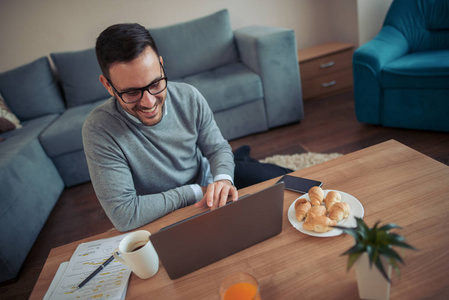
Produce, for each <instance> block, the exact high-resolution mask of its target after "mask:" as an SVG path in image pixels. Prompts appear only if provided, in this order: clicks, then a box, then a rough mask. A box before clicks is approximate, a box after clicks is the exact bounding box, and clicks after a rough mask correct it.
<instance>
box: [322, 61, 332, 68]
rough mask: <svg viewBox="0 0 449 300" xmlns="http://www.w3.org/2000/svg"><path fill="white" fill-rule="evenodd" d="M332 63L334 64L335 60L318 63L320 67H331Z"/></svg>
mask: <svg viewBox="0 0 449 300" xmlns="http://www.w3.org/2000/svg"><path fill="white" fill-rule="evenodd" d="M333 65H335V61H330V62H328V63H325V64H321V65H320V69H326V68H330V67H332V66H333Z"/></svg>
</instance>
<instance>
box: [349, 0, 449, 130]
mask: <svg viewBox="0 0 449 300" xmlns="http://www.w3.org/2000/svg"><path fill="white" fill-rule="evenodd" d="M353 71H354V99H355V109H356V115H357V118H358V120H359V121H361V122H364V123H369V124H377V125H383V126H388V127H399V128H411V129H423V130H436V131H449V0H395V1H393V3H392V4H391V7H390V9H389V11H388V13H387V16H386V18H385V21H384V24H383V27H382V29H381V31H380V32H379V34H378V35H377V36H376V37H374V39H372V40H371V41H369V42H367V43H366V44H364V45H362V46H361V47H360V48H359V49H357V50H356V51H355V52H354V56H353Z"/></svg>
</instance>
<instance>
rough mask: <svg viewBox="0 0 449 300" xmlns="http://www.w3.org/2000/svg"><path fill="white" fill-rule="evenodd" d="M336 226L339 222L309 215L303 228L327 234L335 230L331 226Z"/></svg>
mask: <svg viewBox="0 0 449 300" xmlns="http://www.w3.org/2000/svg"><path fill="white" fill-rule="evenodd" d="M334 225H337V222H335V221H334V220H331V219H329V218H328V217H326V216H316V215H309V216H308V217H307V219H306V220H305V221H304V223H303V225H302V226H303V228H304V229H305V230H311V231H315V232H327V231H329V230H332V229H333V228H332V227H331V226H334Z"/></svg>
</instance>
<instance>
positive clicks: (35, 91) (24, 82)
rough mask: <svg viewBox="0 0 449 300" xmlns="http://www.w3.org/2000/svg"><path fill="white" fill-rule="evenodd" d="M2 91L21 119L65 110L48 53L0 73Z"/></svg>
mask: <svg viewBox="0 0 449 300" xmlns="http://www.w3.org/2000/svg"><path fill="white" fill-rule="evenodd" d="M0 93H1V94H2V96H3V98H4V99H5V101H6V103H7V104H8V107H9V108H10V109H11V111H12V112H13V113H14V114H15V115H16V116H17V117H18V118H19V119H20V120H21V121H25V120H29V119H33V118H37V117H41V116H45V115H49V114H55V113H61V112H63V111H64V101H63V99H62V95H61V92H60V90H59V87H58V85H57V83H56V79H55V77H54V76H53V73H52V71H51V68H50V64H49V62H48V59H47V58H46V57H42V58H39V59H37V60H35V61H33V62H31V63H29V64H26V65H23V66H21V67H18V68H16V69H13V70H10V71H7V72H4V73H2V74H0Z"/></svg>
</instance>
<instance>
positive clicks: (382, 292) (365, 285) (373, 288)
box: [355, 253, 391, 300]
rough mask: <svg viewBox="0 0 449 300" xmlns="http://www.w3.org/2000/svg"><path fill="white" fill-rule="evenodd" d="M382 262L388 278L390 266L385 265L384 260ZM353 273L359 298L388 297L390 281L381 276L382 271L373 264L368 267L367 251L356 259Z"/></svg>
mask: <svg viewBox="0 0 449 300" xmlns="http://www.w3.org/2000/svg"><path fill="white" fill-rule="evenodd" d="M383 263H384V268H385V271H386V272H387V275H388V278H391V266H390V265H388V266H387V264H386V262H385V261H384V260H383ZM355 273H356V276H357V286H358V288H359V297H360V299H379V300H380V299H383V300H388V299H389V298H390V283H389V282H388V281H387V280H386V279H385V278H384V277H383V276H382V273H380V271H379V270H378V269H377V267H376V266H375V265H374V264H373V267H372V268H370V266H369V258H368V254H367V253H363V254H362V255H361V256H360V257H359V258H358V259H357V262H356V263H355Z"/></svg>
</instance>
